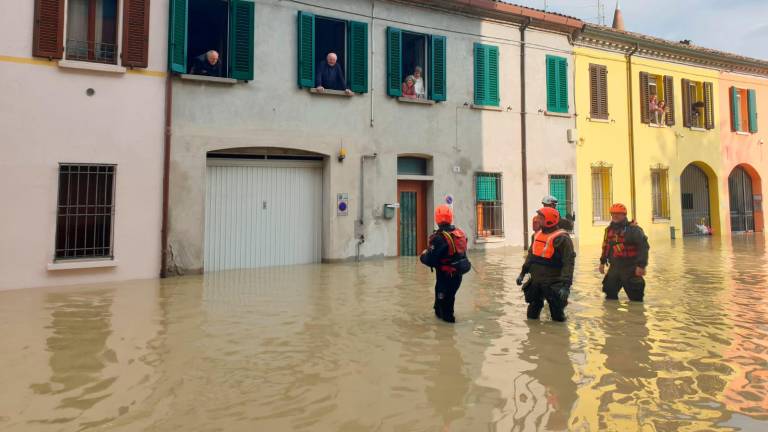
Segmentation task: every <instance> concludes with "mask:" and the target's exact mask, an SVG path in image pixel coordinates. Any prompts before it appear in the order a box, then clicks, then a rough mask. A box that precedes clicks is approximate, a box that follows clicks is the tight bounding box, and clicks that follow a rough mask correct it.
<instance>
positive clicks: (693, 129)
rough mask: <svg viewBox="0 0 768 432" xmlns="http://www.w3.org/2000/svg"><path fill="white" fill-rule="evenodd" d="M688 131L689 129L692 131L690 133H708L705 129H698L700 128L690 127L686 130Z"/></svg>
mask: <svg viewBox="0 0 768 432" xmlns="http://www.w3.org/2000/svg"><path fill="white" fill-rule="evenodd" d="M688 129H690V130H692V131H696V132H708V130H707V129H704V128H700V127H690V128H688Z"/></svg>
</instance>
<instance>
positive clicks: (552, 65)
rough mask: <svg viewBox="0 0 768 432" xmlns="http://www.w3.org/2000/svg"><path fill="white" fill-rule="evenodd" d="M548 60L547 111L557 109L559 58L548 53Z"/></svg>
mask: <svg viewBox="0 0 768 432" xmlns="http://www.w3.org/2000/svg"><path fill="white" fill-rule="evenodd" d="M546 61H547V111H551V112H555V111H557V84H558V82H557V58H556V57H555V56H551V55H548V56H547V57H546Z"/></svg>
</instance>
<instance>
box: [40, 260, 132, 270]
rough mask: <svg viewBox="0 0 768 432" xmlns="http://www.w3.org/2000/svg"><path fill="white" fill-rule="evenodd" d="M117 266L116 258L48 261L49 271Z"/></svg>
mask: <svg viewBox="0 0 768 432" xmlns="http://www.w3.org/2000/svg"><path fill="white" fill-rule="evenodd" d="M109 267H117V260H115V259H100V260H98V259H93V260H90V259H89V260H65V261H54V262H52V263H48V271H56V270H77V269H91V268H109Z"/></svg>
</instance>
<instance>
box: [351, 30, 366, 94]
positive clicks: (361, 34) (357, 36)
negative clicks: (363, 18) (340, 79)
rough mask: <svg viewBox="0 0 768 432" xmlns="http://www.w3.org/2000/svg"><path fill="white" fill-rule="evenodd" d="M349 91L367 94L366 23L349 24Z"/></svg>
mask: <svg viewBox="0 0 768 432" xmlns="http://www.w3.org/2000/svg"><path fill="white" fill-rule="evenodd" d="M347 46H349V56H348V58H349V68H348V69H349V89H350V90H352V91H353V92H355V93H368V23H364V22H358V21H350V22H349V41H348V43H347Z"/></svg>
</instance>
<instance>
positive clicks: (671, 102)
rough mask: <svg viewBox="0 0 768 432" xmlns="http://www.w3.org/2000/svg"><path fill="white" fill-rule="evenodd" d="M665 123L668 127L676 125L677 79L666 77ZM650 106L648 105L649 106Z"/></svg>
mask: <svg viewBox="0 0 768 432" xmlns="http://www.w3.org/2000/svg"><path fill="white" fill-rule="evenodd" d="M664 104H665V107H664V113H665V120H664V123H665V124H666V125H667V126H674V125H675V78H674V77H671V76H669V75H665V76H664ZM647 105H648V104H646V106H647Z"/></svg>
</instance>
